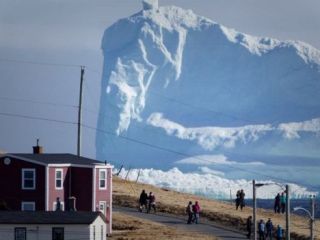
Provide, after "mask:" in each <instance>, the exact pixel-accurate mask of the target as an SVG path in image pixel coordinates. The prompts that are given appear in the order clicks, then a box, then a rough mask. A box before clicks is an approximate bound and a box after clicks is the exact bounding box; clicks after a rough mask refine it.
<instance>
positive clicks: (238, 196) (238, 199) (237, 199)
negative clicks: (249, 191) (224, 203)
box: [236, 190, 240, 210]
mask: <svg viewBox="0 0 320 240" xmlns="http://www.w3.org/2000/svg"><path fill="white" fill-rule="evenodd" d="M239 206H240V190H238V191H237V194H236V210H238V208H239Z"/></svg>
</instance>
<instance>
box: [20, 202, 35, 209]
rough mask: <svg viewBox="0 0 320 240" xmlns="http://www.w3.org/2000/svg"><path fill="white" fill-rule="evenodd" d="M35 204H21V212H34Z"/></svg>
mask: <svg viewBox="0 0 320 240" xmlns="http://www.w3.org/2000/svg"><path fill="white" fill-rule="evenodd" d="M35 210H36V203H35V202H22V203H21V211H35Z"/></svg>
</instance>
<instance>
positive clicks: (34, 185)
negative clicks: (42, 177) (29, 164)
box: [21, 168, 36, 190]
mask: <svg viewBox="0 0 320 240" xmlns="http://www.w3.org/2000/svg"><path fill="white" fill-rule="evenodd" d="M27 171H32V172H33V186H32V187H25V186H24V180H25V179H24V173H25V172H27ZM21 179H22V189H23V190H35V189H36V169H35V168H22V178H21Z"/></svg>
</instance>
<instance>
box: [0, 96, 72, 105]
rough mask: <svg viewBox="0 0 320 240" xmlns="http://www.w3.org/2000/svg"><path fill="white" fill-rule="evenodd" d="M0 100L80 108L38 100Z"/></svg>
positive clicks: (6, 98)
mask: <svg viewBox="0 0 320 240" xmlns="http://www.w3.org/2000/svg"><path fill="white" fill-rule="evenodd" d="M0 100H2V101H12V102H28V103H36V104H44V105H51V106H60V107H70V108H78V106H75V105H71V104H70V105H69V104H62V103H54V102H43V101H36V100H31V99H23V98H10V97H0Z"/></svg>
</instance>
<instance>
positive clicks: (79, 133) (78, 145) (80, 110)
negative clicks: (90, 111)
mask: <svg viewBox="0 0 320 240" xmlns="http://www.w3.org/2000/svg"><path fill="white" fill-rule="evenodd" d="M83 77H84V66H81V74H80V94H79V109H78V141H77V155H78V156H79V157H80V156H81V118H82V86H83Z"/></svg>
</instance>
